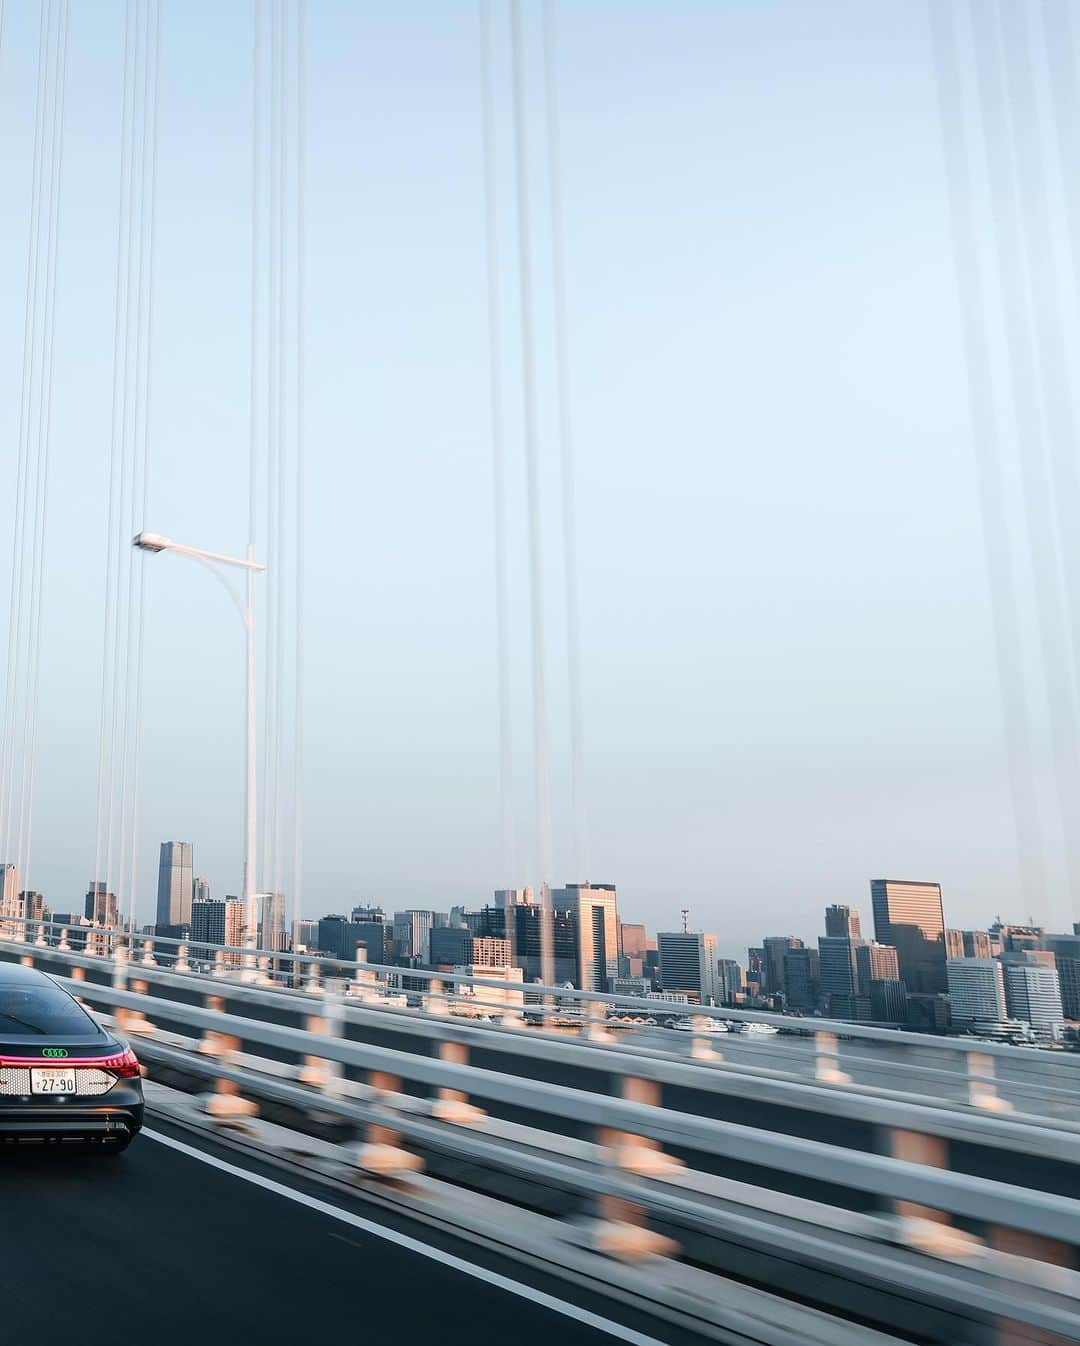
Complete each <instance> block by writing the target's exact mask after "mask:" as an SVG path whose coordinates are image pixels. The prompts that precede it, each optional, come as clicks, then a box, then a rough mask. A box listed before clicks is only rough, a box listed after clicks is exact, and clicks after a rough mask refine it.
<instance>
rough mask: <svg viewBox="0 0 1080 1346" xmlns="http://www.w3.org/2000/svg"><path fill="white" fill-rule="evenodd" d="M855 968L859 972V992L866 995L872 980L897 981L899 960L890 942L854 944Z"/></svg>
mask: <svg viewBox="0 0 1080 1346" xmlns="http://www.w3.org/2000/svg"><path fill="white" fill-rule="evenodd" d="M855 969H856V971H857V972H858V974H859V993H860V994H861V995H866V994H867V993H868V987H869V985H870V983H871V982H872V981H899V980H900V960H899V959H898V958H897V956H896V950H895V949H894V948H893V947H892V945H891V944H878V943H876V942H875V943H867V941H866V940H860V942H859V943H858V944H857V945H856V946H855Z"/></svg>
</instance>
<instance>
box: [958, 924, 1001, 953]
mask: <svg viewBox="0 0 1080 1346" xmlns="http://www.w3.org/2000/svg"><path fill="white" fill-rule="evenodd" d="M961 934H962V935H963V937H964V957H965V958H993V956H994V950H993V949H992V948H991V946H990V944H991V941H990V932H989V931H988V930H963V931H961ZM998 952H999V953H1000V952H1001V950H1000V949H999V950H998Z"/></svg>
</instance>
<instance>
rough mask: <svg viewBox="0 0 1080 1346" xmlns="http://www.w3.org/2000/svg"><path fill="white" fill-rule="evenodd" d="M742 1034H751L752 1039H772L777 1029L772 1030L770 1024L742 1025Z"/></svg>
mask: <svg viewBox="0 0 1080 1346" xmlns="http://www.w3.org/2000/svg"><path fill="white" fill-rule="evenodd" d="M742 1032H744V1033H752V1034H753V1035H754V1037H758V1038H762V1037H770V1038H771V1037H773V1036H774V1035H775V1034H777V1033H779V1032H780V1030H779V1028H774V1027H773V1026H772V1024H743V1027H742Z"/></svg>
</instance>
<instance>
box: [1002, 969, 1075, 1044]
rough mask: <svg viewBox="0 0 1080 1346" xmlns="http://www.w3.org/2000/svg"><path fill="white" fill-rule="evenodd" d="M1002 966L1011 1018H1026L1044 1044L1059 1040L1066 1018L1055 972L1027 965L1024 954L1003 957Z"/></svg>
mask: <svg viewBox="0 0 1080 1346" xmlns="http://www.w3.org/2000/svg"><path fill="white" fill-rule="evenodd" d="M1014 960H1015V961H1014ZM1002 967H1003V970H1004V973H1005V1003H1006V1005H1007V1006H1008V1010H1009V1016H1010V1017H1011V1018H1013V1019H1026V1020H1027V1022H1028V1023H1029V1024H1030V1025H1031V1027H1032V1029H1033V1031H1034V1033H1035V1036H1036V1037H1037V1038H1039V1039H1041V1040H1043V1041H1051V1042H1052V1041H1055V1040H1056V1039H1057V1038H1059V1037H1060V1036H1061V1030H1062V1028H1063V1027H1064V1023H1065V1015H1064V1013H1063V1011H1062V1007H1061V981H1060V979H1059V977H1058V974H1057V972H1056V970H1055V969H1054V968H1050V967H1044V966H1043V965H1042V964H1041V963H1035V962H1028V961H1026V956H1025V955H1024V954H1022V953H1016V954H1013V955H1012V956H1011V957H1010V955H1009V954H1007V953H1006V954H1003V955H1002Z"/></svg>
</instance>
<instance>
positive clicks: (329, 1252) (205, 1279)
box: [0, 1125, 676, 1346]
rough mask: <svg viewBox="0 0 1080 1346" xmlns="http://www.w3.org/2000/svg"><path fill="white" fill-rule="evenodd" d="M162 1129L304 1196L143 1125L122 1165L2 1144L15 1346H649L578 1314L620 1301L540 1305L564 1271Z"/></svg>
mask: <svg viewBox="0 0 1080 1346" xmlns="http://www.w3.org/2000/svg"><path fill="white" fill-rule="evenodd" d="M151 1129H154V1130H158V1131H162V1132H163V1134H166V1135H172V1137H173V1138H174V1139H175V1140H178V1141H180V1142H181V1143H182V1144H184V1145H190V1146H192V1147H193V1148H195V1149H197V1150H198V1151H200V1152H201V1153H203V1154H206V1155H209V1156H211V1157H212V1158H215V1159H216V1160H217V1161H218V1162H219V1163H223V1164H227V1165H234V1166H237V1167H241V1168H243V1169H244V1170H245V1171H247V1172H249V1173H251V1174H253V1175H255V1176H256V1177H257V1179H259V1180H260V1181H262V1182H263V1183H266V1182H269V1183H280V1184H282V1185H285V1186H288V1187H289V1188H290V1190H293V1191H296V1192H298V1193H300V1195H301V1200H300V1201H298V1200H295V1199H291V1198H290V1197H289V1196H287V1195H284V1194H281V1193H279V1192H276V1191H274V1190H267V1188H266V1187H265V1186H260V1185H256V1183H253V1182H252V1181H250V1180H249V1179H246V1178H244V1177H242V1176H240V1175H237V1174H235V1173H232V1172H229V1171H224V1170H223V1169H221V1168H219V1167H214V1166H212V1165H210V1164H207V1163H205V1162H202V1161H200V1160H199V1159H197V1158H195V1157H192V1156H191V1155H188V1154H186V1153H184V1152H182V1151H180V1150H177V1149H175V1148H171V1147H169V1146H167V1145H166V1144H163V1143H159V1142H157V1141H154V1140H152V1139H150V1138H149V1137H148V1136H142V1137H140V1138H139V1139H138V1140H137V1141H136V1142H135V1143H134V1145H132V1147H131V1149H130V1150H128V1152H127V1153H126V1154H124V1155H120V1156H115V1157H112V1158H108V1157H101V1158H99V1157H96V1156H83V1155H75V1154H67V1153H47V1152H45V1153H40V1152H38V1153H33V1152H31V1153H28V1152H26V1151H25V1150H22V1151H16V1152H3V1153H0V1210H2V1224H0V1229H2V1231H3V1233H2V1236H0V1339H2V1340H3V1341H4V1342H10V1343H12V1346H53V1344H54V1343H56V1344H57V1346H59V1343H64V1344H65V1346H69V1344H71V1343H75V1344H76V1346H98V1343H105V1342H110V1343H113V1342H133V1343H143V1342H145V1343H149V1344H150V1346H174V1343H175V1346H181V1343H182V1344H183V1346H218V1344H219V1343H221V1344H222V1346H224V1344H225V1343H228V1344H229V1346H241V1343H267V1344H268V1346H273V1344H275V1343H279V1342H281V1343H284V1342H289V1343H294V1344H295V1346H302V1344H306V1343H320V1346H321V1344H322V1343H329V1342H338V1341H340V1342H345V1341H359V1342H363V1343H364V1344H365V1346H384V1344H386V1346H399V1344H404V1343H425V1346H426V1344H427V1343H435V1342H439V1343H451V1344H452V1343H455V1342H458V1341H461V1342H463V1343H464V1342H468V1343H470V1346H472V1344H473V1343H475V1342H477V1341H478V1340H480V1341H487V1342H492V1343H500V1344H501V1343H504V1342H509V1343H514V1346H528V1343H533V1342H537V1343H539V1342H549V1343H551V1344H552V1346H611V1343H612V1342H615V1341H619V1340H623V1341H626V1340H630V1341H636V1342H638V1343H639V1346H641V1341H642V1338H641V1337H640V1336H637V1335H635V1333H634V1332H633V1331H631V1332H630V1333H629V1334H627V1332H626V1330H625V1328H624V1327H623V1326H622V1325H621V1324H613V1326H615V1328H616V1330H615V1331H614V1332H612V1331H610V1330H605V1329H603V1328H602V1327H598V1326H596V1325H595V1323H590V1322H589V1321H586V1322H582V1321H580V1320H579V1319H576V1318H575V1316H572V1315H573V1314H580V1312H581V1311H582V1310H583V1309H584V1311H585V1312H590V1311H591V1312H592V1313H593V1314H598V1315H603V1316H605V1317H606V1316H607V1315H608V1314H609V1313H610V1312H611V1306H610V1305H609V1304H607V1303H606V1302H605V1301H603V1300H596V1299H594V1300H593V1301H592V1302H590V1303H588V1304H587V1305H582V1304H581V1303H580V1296H578V1302H577V1303H576V1305H575V1306H572V1308H571V1316H568V1315H567V1314H565V1313H561V1312H557V1311H556V1310H555V1309H554V1308H552V1307H550V1306H548V1305H547V1304H545V1303H544V1302H542V1296H543V1295H544V1294H548V1295H552V1296H554V1297H556V1298H559V1299H560V1300H562V1299H564V1297H566V1296H569V1297H574V1296H575V1294H576V1292H575V1291H574V1289H573V1288H572V1287H570V1286H568V1285H567V1284H565V1283H564V1282H561V1281H551V1280H537V1279H535V1278H532V1279H531V1280H530V1278H529V1272H528V1270H527V1269H525V1268H523V1267H522V1266H521V1264H520V1263H517V1262H510V1261H506V1260H502V1261H501V1262H493V1261H492V1259H491V1257H490V1256H489V1255H487V1254H478V1253H477V1251H476V1250H475V1249H474V1248H472V1247H471V1246H470V1245H467V1244H463V1243H460V1242H458V1243H447V1242H445V1241H442V1242H439V1243H438V1245H437V1248H438V1251H437V1256H438V1257H441V1258H443V1259H444V1260H433V1259H432V1258H431V1257H428V1256H424V1255H422V1254H420V1253H419V1252H416V1251H413V1250H411V1249H410V1248H408V1247H402V1246H401V1245H400V1243H395V1242H391V1241H387V1240H386V1239H384V1238H381V1237H378V1236H376V1235H375V1234H373V1233H371V1232H368V1231H366V1230H365V1229H363V1228H357V1227H356V1224H355V1222H356V1221H357V1220H359V1221H361V1222H363V1221H372V1222H374V1223H379V1224H382V1225H383V1226H384V1227H388V1228H390V1229H391V1230H392V1231H393V1236H394V1237H396V1238H399V1239H400V1238H402V1237H404V1238H415V1239H417V1240H421V1241H425V1242H428V1243H430V1242H431V1237H432V1236H431V1235H430V1234H429V1233H428V1232H427V1231H426V1230H424V1229H422V1228H421V1227H419V1226H416V1225H411V1226H410V1225H404V1224H398V1225H389V1226H388V1225H386V1221H385V1219H384V1218H383V1217H382V1215H381V1214H380V1212H379V1211H378V1210H376V1209H375V1208H373V1207H371V1206H370V1205H367V1206H365V1205H364V1203H363V1202H362V1201H359V1200H358V1201H355V1202H352V1201H350V1200H349V1198H348V1197H347V1196H346V1197H339V1196H338V1195H337V1194H336V1193H334V1192H332V1191H328V1190H327V1189H322V1188H315V1187H304V1186H303V1185H297V1184H293V1183H290V1182H289V1180H288V1178H287V1177H284V1176H283V1175H282V1172H281V1171H280V1170H277V1169H273V1170H268V1169H263V1168H260V1167H258V1166H252V1165H249V1164H246V1163H245V1162H244V1161H243V1160H237V1159H236V1157H235V1154H234V1153H233V1152H231V1151H227V1150H224V1149H221V1148H220V1147H216V1146H214V1144H213V1142H212V1141H210V1142H205V1143H204V1142H203V1141H202V1140H195V1139H192V1137H191V1136H190V1135H187V1134H180V1133H169V1132H167V1131H163V1129H162V1128H160V1127H158V1126H156V1125H153V1126H152V1127H151ZM311 1202H315V1203H316V1205H315V1206H314V1207H313V1206H312V1205H311V1204H310V1203H311ZM318 1203H324V1204H325V1205H326V1206H328V1207H332V1208H334V1209H335V1210H337V1211H338V1212H340V1213H342V1214H343V1215H344V1216H345V1218H344V1219H343V1218H341V1214H339V1215H334V1214H331V1213H329V1212H328V1211H325V1210H322V1209H319V1208H317V1206H318ZM350 1220H351V1221H352V1223H350ZM435 1238H436V1239H438V1236H437V1235H436V1236H435ZM447 1257H449V1258H454V1257H459V1258H462V1259H464V1260H467V1261H469V1262H470V1263H472V1264H474V1265H475V1264H476V1262H477V1259H478V1257H482V1258H484V1259H485V1263H484V1266H483V1267H482V1270H481V1275H480V1276H476V1275H470V1274H467V1273H466V1272H465V1271H463V1270H461V1269H459V1268H458V1267H455V1266H454V1265H447V1263H446V1260H445V1259H446V1258H447ZM492 1276H504V1277H507V1278H509V1279H510V1280H512V1281H514V1282H516V1283H519V1284H522V1283H525V1288H526V1293H525V1294H521V1293H514V1292H512V1291H511V1290H509V1289H507V1288H504V1287H500V1286H498V1285H494V1284H492V1283H491V1280H492ZM536 1295H540V1296H541V1302H539V1303H538V1302H536V1298H535V1296H536ZM623 1319H624V1323H629V1321H630V1320H629V1319H628V1318H627V1317H626V1315H625V1314H624V1315H623ZM633 1327H634V1328H635V1329H636V1331H637V1333H641V1334H646V1335H648V1336H656V1335H659V1334H660V1333H662V1332H663V1329H662V1328H659V1329H658V1328H657V1327H656V1326H655V1325H653V1324H645V1323H642V1322H641V1321H640V1320H636V1321H634V1322H633ZM660 1339H661V1340H663V1341H668V1340H672V1341H674V1340H675V1339H676V1338H675V1337H673V1336H669V1335H667V1334H664V1335H662V1336H660Z"/></svg>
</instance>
